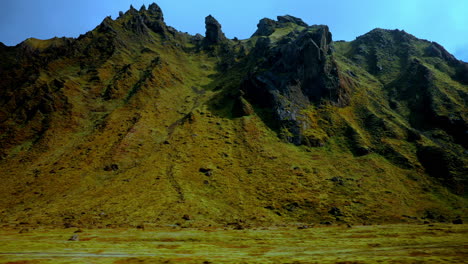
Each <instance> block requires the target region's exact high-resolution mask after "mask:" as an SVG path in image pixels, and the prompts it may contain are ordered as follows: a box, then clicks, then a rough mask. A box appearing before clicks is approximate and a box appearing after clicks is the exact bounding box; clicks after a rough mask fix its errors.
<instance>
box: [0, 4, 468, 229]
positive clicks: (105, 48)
mask: <svg viewBox="0 0 468 264" xmlns="http://www.w3.org/2000/svg"><path fill="white" fill-rule="evenodd" d="M205 22H206V30H207V31H206V37H203V36H201V35H197V36H190V35H188V34H185V33H181V32H178V31H177V30H175V29H173V28H171V27H169V26H167V25H166V24H165V23H164V17H163V14H162V11H161V9H160V8H159V7H158V6H157V5H156V4H152V5H150V6H149V7H148V9H146V8H145V7H142V8H141V9H140V10H139V11H137V10H136V9H134V8H133V7H131V8H130V10H129V11H127V12H126V13H125V14H124V13H121V14H120V16H119V18H117V19H116V20H112V19H111V18H106V19H104V21H103V22H102V23H101V24H100V25H99V26H98V27H96V29H94V30H93V31H90V32H88V33H86V34H85V35H82V36H80V37H79V38H77V39H67V38H62V39H51V40H45V41H42V40H36V39H29V40H26V41H25V42H23V43H21V44H19V45H18V46H16V47H6V46H0V56H1V58H2V60H1V62H0V72H1V73H2V78H1V79H0V131H1V132H0V146H1V148H0V151H1V152H0V154H1V160H0V171H1V172H2V173H1V174H0V178H1V180H2V183H3V184H2V185H1V186H0V221H1V222H2V223H3V224H7V225H14V224H18V223H20V222H23V223H27V224H30V225H65V226H91V227H96V226H108V227H115V226H121V225H134V226H136V225H142V224H153V225H168V224H170V225H173V224H177V225H181V226H206V225H220V224H223V225H224V224H232V225H234V226H239V225H256V224H262V225H270V224H284V223H294V222H336V223H344V222H351V223H352V222H357V223H380V222H400V221H422V220H423V219H425V220H433V221H449V220H451V219H454V218H456V217H462V218H466V211H464V208H466V193H465V191H464V186H466V181H467V171H466V166H467V165H466V164H467V154H466V137H464V136H463V135H464V134H465V133H466V130H467V128H466V124H467V122H466V121H467V112H466V111H467V109H466V100H467V98H468V97H467V91H468V86H467V85H466V76H467V74H466V68H467V66H466V64H465V63H463V62H460V61H457V60H456V59H455V58H453V56H451V55H450V54H448V53H447V52H446V51H445V50H444V49H443V48H442V47H440V46H438V45H437V44H434V43H430V42H427V41H423V40H419V39H417V38H415V37H413V36H411V35H409V34H407V33H404V32H400V31H386V30H380V29H378V30H374V31H372V32H370V33H368V34H366V35H364V36H361V37H359V38H357V39H356V40H355V41H353V42H337V43H334V42H333V41H332V35H331V33H330V32H329V30H328V27H326V26H317V25H315V26H308V25H307V24H306V23H304V22H303V21H302V20H300V19H298V18H295V17H292V16H281V17H278V20H277V21H275V20H270V19H262V20H261V21H260V23H259V25H258V30H257V31H256V32H255V33H254V35H253V36H252V37H251V38H250V39H247V40H237V39H235V40H230V39H227V38H226V37H225V35H224V34H223V32H222V30H221V25H220V24H219V23H218V21H216V19H215V18H213V17H212V16H208V17H207V18H206V20H205Z"/></svg>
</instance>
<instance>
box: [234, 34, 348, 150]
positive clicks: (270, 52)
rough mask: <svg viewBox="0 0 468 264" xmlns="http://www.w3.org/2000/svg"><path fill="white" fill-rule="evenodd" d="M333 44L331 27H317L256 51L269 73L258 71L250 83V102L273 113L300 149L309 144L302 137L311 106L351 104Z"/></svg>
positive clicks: (262, 40)
mask: <svg viewBox="0 0 468 264" xmlns="http://www.w3.org/2000/svg"><path fill="white" fill-rule="evenodd" d="M286 38H288V39H289V37H286ZM331 41H332V36H331V33H330V32H329V30H328V27H326V26H313V27H310V28H308V29H306V30H304V31H303V32H301V33H300V34H299V35H298V36H297V37H296V38H293V37H291V38H290V39H289V40H288V41H285V43H282V42H279V43H280V45H277V46H272V45H271V44H270V39H269V38H266V37H264V38H260V39H258V41H257V44H256V46H255V48H254V50H253V51H252V53H253V54H254V56H257V57H259V58H261V57H264V58H267V59H266V61H265V62H264V63H263V65H259V67H258V68H261V69H266V70H261V71H256V72H253V73H252V74H251V76H249V77H248V78H247V80H246V81H245V82H244V84H243V87H242V90H243V91H244V92H245V98H246V99H247V100H249V101H250V102H252V103H253V104H257V105H259V106H260V107H263V108H269V109H273V115H274V120H275V121H276V124H273V126H275V125H276V126H277V129H279V130H281V131H282V134H283V137H284V139H286V140H287V141H289V142H292V143H294V144H297V145H299V144H302V143H304V142H305V141H306V140H305V138H304V137H303V135H302V134H303V132H304V130H306V129H307V128H308V123H307V121H306V118H304V116H303V115H302V114H301V111H302V110H304V109H305V108H307V107H308V106H309V105H310V104H311V103H319V102H321V101H322V100H328V101H330V102H332V103H334V104H336V105H338V106H345V105H347V104H348V100H349V98H348V92H349V91H348V90H349V87H348V86H346V85H345V83H349V81H345V79H348V78H347V77H345V76H342V75H341V74H340V73H339V71H338V65H337V64H336V62H335V60H334V58H333V56H332V50H331V49H330V44H331Z"/></svg>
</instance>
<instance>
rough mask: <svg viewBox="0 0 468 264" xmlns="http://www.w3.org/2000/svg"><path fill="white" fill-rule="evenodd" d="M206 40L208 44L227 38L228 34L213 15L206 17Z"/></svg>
mask: <svg viewBox="0 0 468 264" xmlns="http://www.w3.org/2000/svg"><path fill="white" fill-rule="evenodd" d="M205 27H206V34H205V42H206V44H208V45H210V44H216V43H220V42H222V41H225V40H226V36H225V35H224V33H223V31H222V30H221V24H219V22H218V20H216V19H215V18H214V17H213V16H211V15H209V16H207V17H206V18H205Z"/></svg>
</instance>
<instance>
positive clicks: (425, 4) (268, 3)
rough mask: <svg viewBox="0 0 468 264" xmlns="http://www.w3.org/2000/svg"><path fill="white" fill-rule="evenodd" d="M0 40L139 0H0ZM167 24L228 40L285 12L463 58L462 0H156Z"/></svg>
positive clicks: (57, 31)
mask: <svg viewBox="0 0 468 264" xmlns="http://www.w3.org/2000/svg"><path fill="white" fill-rule="evenodd" d="M0 2H1V4H2V8H1V9H0V41H1V42H3V43H5V44H7V45H16V44H18V43H19V42H21V41H23V40H24V39H26V38H28V37H35V38H39V39H47V38H51V37H54V36H58V37H61V36H67V37H77V36H79V35H80V34H83V33H85V32H87V31H89V30H91V29H93V28H94V27H96V26H97V25H98V24H99V23H100V22H101V21H102V20H103V19H104V17H106V16H108V15H111V16H112V17H113V18H115V17H117V15H118V12H119V11H126V10H127V9H128V8H129V6H130V4H133V6H135V7H136V8H140V6H141V5H142V4H146V5H147V6H148V5H149V4H150V3H151V2H153V1H145V0H134V1H132V0H74V1H71V0H0ZM156 3H157V4H158V5H159V6H161V8H162V9H163V12H164V16H165V19H166V22H167V24H169V25H171V26H173V27H175V28H177V29H178V30H180V31H184V32H189V33H191V34H195V33H202V34H203V33H204V17H205V16H207V15H208V14H212V15H213V16H215V17H216V18H217V19H218V20H219V21H220V23H221V24H222V25H223V30H224V32H225V33H226V35H227V36H228V37H231V38H233V37H238V38H247V37H249V36H250V35H251V34H252V33H253V32H254V31H255V29H256V25H257V23H258V20H260V19H261V18H263V17H269V18H276V16H277V15H284V14H290V15H294V16H297V17H300V18H302V19H303V20H304V21H305V22H307V23H309V24H326V25H328V26H329V27H330V29H331V31H332V33H333V38H334V39H335V40H353V39H354V38H356V37H357V36H359V35H362V34H365V33H366V32H368V31H370V30H372V29H373V28H377V27H380V28H386V29H396V28H397V29H404V30H405V31H407V32H409V33H411V34H413V35H415V36H416V37H418V38H423V39H428V40H431V41H436V42H438V43H440V44H441V45H443V46H444V47H446V49H447V50H448V51H449V52H451V53H453V54H454V55H455V56H456V57H457V58H459V59H462V60H464V61H468V0H354V1H351V0H328V1H324V0H248V1H247V0H237V1H230V0H224V1H220V0H216V1H214V0H197V1H183V0H159V1H156Z"/></svg>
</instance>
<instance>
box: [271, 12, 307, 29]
mask: <svg viewBox="0 0 468 264" xmlns="http://www.w3.org/2000/svg"><path fill="white" fill-rule="evenodd" d="M278 22H279V23H294V24H297V25H299V26H302V27H308V26H309V25H307V24H306V23H305V22H304V21H302V19H300V18H297V17H293V16H290V15H285V16H278Z"/></svg>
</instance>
